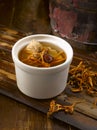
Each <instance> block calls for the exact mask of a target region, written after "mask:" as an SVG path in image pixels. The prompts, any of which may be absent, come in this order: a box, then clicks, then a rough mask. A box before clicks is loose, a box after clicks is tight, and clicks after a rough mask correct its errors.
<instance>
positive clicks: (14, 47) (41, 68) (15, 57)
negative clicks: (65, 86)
mask: <svg viewBox="0 0 97 130" xmlns="http://www.w3.org/2000/svg"><path fill="white" fill-rule="evenodd" d="M35 37H36V38H37V37H40V38H41V37H44V38H45V37H49V38H54V39H56V40H57V39H58V40H61V41H63V42H65V43H66V45H67V46H68V47H69V49H70V51H71V57H70V58H69V59H67V58H66V61H65V62H63V63H62V64H59V65H56V66H52V67H35V66H30V65H27V64H25V63H23V62H22V61H20V60H19V58H18V54H16V53H15V50H16V48H17V46H18V45H19V44H20V42H23V41H25V40H27V39H31V38H35ZM51 44H53V43H51ZM25 45H27V43H26V44H23V45H20V46H21V48H20V49H19V50H18V53H19V51H20V50H21V49H22V48H23V47H24V46H25ZM56 46H58V45H56ZM63 51H64V49H63ZM64 52H65V51H64ZM66 55H67V54H66ZM72 58H73V48H72V47H71V45H70V44H69V43H68V42H67V41H66V40H64V39H62V38H60V37H58V36H55V35H51V34H34V35H29V36H25V37H23V38H21V39H19V40H18V41H17V42H16V43H15V44H14V45H13V47H12V59H13V61H14V62H15V63H17V65H19V66H21V67H22V68H23V67H24V68H28V69H30V70H31V69H37V70H42V71H43V70H44V71H45V70H54V69H58V68H63V66H67V65H68V64H70V63H71V61H72Z"/></svg>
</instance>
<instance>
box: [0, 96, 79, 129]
mask: <svg viewBox="0 0 97 130" xmlns="http://www.w3.org/2000/svg"><path fill="white" fill-rule="evenodd" d="M0 130H77V129H76V128H74V127H72V126H70V125H68V124H65V123H62V122H60V121H58V120H56V119H48V118H47V116H46V115H45V114H44V113H41V112H39V111H37V110H35V109H33V108H30V107H28V106H26V105H23V104H21V103H19V102H16V101H14V100H12V99H10V98H8V97H6V96H3V95H0Z"/></svg>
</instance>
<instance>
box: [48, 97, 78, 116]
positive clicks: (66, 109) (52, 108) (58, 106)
mask: <svg viewBox="0 0 97 130" xmlns="http://www.w3.org/2000/svg"><path fill="white" fill-rule="evenodd" d="M75 104H76V103H73V104H72V105H61V104H58V103H56V102H55V100H52V101H51V102H50V107H49V111H48V112H47V116H48V117H49V116H51V115H52V114H53V113H55V112H58V111H62V110H63V111H64V112H66V113H70V114H72V113H73V111H74V106H75Z"/></svg>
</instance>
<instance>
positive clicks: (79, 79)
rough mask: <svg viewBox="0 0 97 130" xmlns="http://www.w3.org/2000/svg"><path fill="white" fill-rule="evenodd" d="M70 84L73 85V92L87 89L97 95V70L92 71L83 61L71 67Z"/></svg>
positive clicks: (90, 93) (89, 92)
mask: <svg viewBox="0 0 97 130" xmlns="http://www.w3.org/2000/svg"><path fill="white" fill-rule="evenodd" d="M68 84H69V85H72V88H71V91H72V92H81V91H83V89H86V91H87V93H88V94H89V95H91V96H97V88H96V87H97V72H94V71H92V70H91V68H90V67H88V66H86V64H84V62H83V61H81V62H80V63H79V64H78V65H77V66H75V67H73V68H71V69H70V71H69V78H68Z"/></svg>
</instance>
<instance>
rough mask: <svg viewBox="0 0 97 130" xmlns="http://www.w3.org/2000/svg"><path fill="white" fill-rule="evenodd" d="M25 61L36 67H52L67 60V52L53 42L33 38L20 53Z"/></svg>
mask: <svg viewBox="0 0 97 130" xmlns="http://www.w3.org/2000/svg"><path fill="white" fill-rule="evenodd" d="M19 59H20V61H22V62H23V63H25V64H27V65H30V66H36V67H52V66H57V65H59V64H62V63H63V62H65V61H66V54H65V52H64V51H63V50H62V49H61V48H59V47H57V46H55V45H52V44H51V43H44V42H38V41H36V40H32V41H31V43H29V44H28V45H27V46H25V47H24V48H23V49H22V50H21V51H20V53H19Z"/></svg>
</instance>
